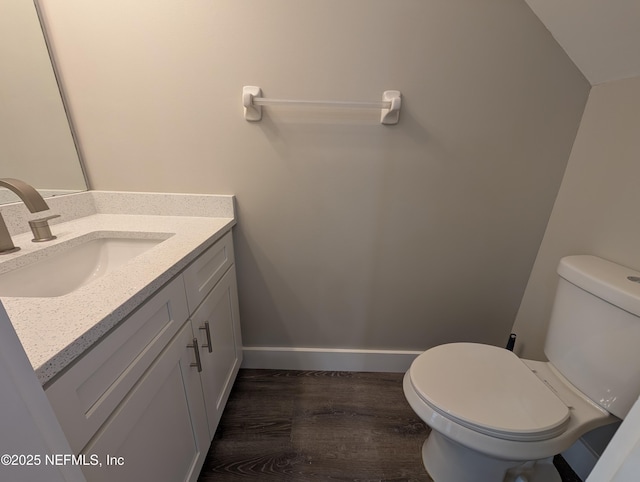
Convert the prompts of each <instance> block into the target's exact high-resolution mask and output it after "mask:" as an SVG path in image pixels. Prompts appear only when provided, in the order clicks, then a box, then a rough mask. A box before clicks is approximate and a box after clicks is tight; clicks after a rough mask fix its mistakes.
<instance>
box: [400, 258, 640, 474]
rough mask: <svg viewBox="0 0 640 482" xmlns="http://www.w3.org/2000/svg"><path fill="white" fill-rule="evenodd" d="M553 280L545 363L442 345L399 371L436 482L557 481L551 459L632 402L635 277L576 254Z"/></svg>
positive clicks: (637, 353) (638, 389)
mask: <svg viewBox="0 0 640 482" xmlns="http://www.w3.org/2000/svg"><path fill="white" fill-rule="evenodd" d="M558 274H559V276H560V278H559V281H558V287H557V290H556V296H555V300H554V305H553V310H552V313H551V318H550V321H549V328H548V331H547V338H546V341H545V347H544V352H545V354H546V356H547V358H548V359H549V361H548V362H542V361H534V360H524V359H520V358H518V357H517V356H516V355H515V354H514V353H513V352H511V351H509V350H506V349H504V348H499V347H495V346H490V345H483V344H478V343H451V344H446V345H440V346H436V347H434V348H431V349H429V350H427V351H425V352H424V353H423V354H421V355H420V356H418V357H417V358H416V359H415V360H414V361H413V363H412V364H411V367H410V368H409V370H408V371H407V373H406V374H405V376H404V381H403V388H404V393H405V396H406V398H407V400H408V402H409V404H410V405H411V407H412V408H413V410H414V411H415V412H416V414H417V415H418V416H419V417H420V418H421V419H422V420H423V421H424V422H425V423H426V424H427V425H428V426H429V427H430V428H431V432H430V434H429V436H428V438H427V440H426V441H425V442H424V444H423V446H422V459H423V462H424V465H425V468H426V469H427V472H428V473H429V475H430V476H431V477H432V478H433V480H434V481H435V482H561V479H560V475H559V474H558V472H557V471H556V469H555V467H554V466H553V463H552V458H553V456H554V455H556V454H559V453H560V452H562V451H564V450H566V449H567V448H569V447H570V446H571V445H573V443H574V442H575V441H576V440H578V438H579V437H580V436H582V435H583V434H584V433H586V432H588V431H589V430H592V429H594V428H596V427H599V426H602V425H606V424H609V423H612V422H615V421H618V420H619V419H624V418H625V416H626V415H627V413H628V412H629V410H630V409H631V406H632V405H633V403H634V402H635V401H636V400H637V399H638V396H639V395H640V349H638V346H640V273H639V272H636V271H633V270H631V269H629V268H625V267H624V266H620V265H618V264H615V263H612V262H610V261H606V260H604V259H601V258H597V257H595V256H587V255H580V256H568V257H565V258H563V259H562V260H561V261H560V263H559V266H558Z"/></svg>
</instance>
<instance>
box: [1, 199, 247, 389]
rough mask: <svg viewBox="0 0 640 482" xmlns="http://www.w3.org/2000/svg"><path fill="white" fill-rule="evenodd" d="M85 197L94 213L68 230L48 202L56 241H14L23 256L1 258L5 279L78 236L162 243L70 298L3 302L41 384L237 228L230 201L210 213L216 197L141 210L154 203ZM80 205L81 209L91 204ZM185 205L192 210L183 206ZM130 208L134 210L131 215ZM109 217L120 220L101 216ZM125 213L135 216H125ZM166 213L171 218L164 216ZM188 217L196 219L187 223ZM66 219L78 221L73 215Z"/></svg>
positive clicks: (68, 224) (28, 237) (25, 237)
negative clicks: (54, 220)
mask: <svg viewBox="0 0 640 482" xmlns="http://www.w3.org/2000/svg"><path fill="white" fill-rule="evenodd" d="M84 194H90V197H91V201H92V202H93V207H92V208H91V209H90V211H93V213H91V212H89V213H83V214H85V215H83V216H82V217H77V218H75V219H72V220H70V221H66V222H64V218H65V213H64V212H63V211H64V210H63V209H59V210H57V209H55V208H54V207H53V205H54V204H55V203H52V202H49V201H48V202H49V205H50V207H51V212H52V213H54V214H61V216H62V218H61V219H62V220H63V222H61V223H58V224H55V225H53V223H52V226H51V230H52V232H53V233H54V234H55V235H56V236H57V239H56V240H54V241H50V242H47V243H32V242H31V238H32V236H31V233H24V234H19V235H14V236H13V240H14V244H15V245H16V246H20V247H21V248H22V249H21V251H19V252H17V253H14V254H9V255H5V256H3V257H2V259H1V260H0V273H2V272H6V271H8V270H13V269H16V268H17V267H19V266H22V265H25V264H29V263H31V262H33V261H35V260H36V259H39V258H42V257H43V256H46V255H47V253H52V252H55V251H56V250H61V249H64V248H65V246H68V245H69V244H72V243H74V240H75V239H76V238H78V237H79V236H85V237H87V236H88V237H105V236H114V235H115V236H117V237H135V238H141V237H142V238H151V239H164V240H163V241H162V242H160V243H159V244H157V245H155V246H154V247H152V248H151V249H149V250H148V251H146V252H144V253H143V254H140V255H138V256H136V257H135V258H133V259H131V260H130V261H128V262H127V263H126V264H124V265H122V266H120V267H119V268H116V269H115V270H113V271H112V272H110V273H107V274H105V275H104V276H102V277H101V278H98V279H96V280H95V281H93V282H91V283H89V284H87V285H85V286H82V287H80V288H78V289H77V290H75V291H73V292H71V293H69V294H67V295H63V296H57V297H48V298H34V297H30V298H26V297H25V298H23V297H1V298H0V301H1V302H2V304H3V305H4V307H5V309H6V311H7V314H8V315H9V318H10V319H11V322H12V324H13V326H14V328H15V330H16V333H17V334H18V337H19V338H20V341H21V342H22V345H23V347H24V349H25V352H26V353H27V356H28V357H29V360H30V361H31V364H32V366H33V368H34V370H35V372H36V374H37V376H38V378H39V380H40V382H41V383H42V384H45V383H46V382H47V381H48V380H50V379H51V378H52V377H54V376H55V375H56V374H57V373H59V372H60V371H61V370H63V369H64V368H65V367H67V366H68V365H69V364H70V363H71V362H72V361H73V360H75V359H76V358H77V357H79V356H80V355H82V353H84V351H85V350H87V349H88V348H89V347H91V346H92V345H93V344H95V343H96V342H97V341H98V340H99V339H100V338H101V337H102V336H103V335H104V334H105V333H107V332H108V331H109V330H110V329H111V328H113V327H114V326H116V325H117V324H118V323H119V322H120V321H122V320H123V319H124V318H125V317H126V316H127V315H129V314H130V313H131V312H132V311H134V310H135V309H136V308H137V307H138V306H139V305H140V304H142V303H143V302H144V301H145V300H146V299H147V298H149V296H151V295H152V294H153V293H154V292H155V291H157V290H158V289H159V288H160V287H162V286H163V285H164V284H165V283H166V282H168V281H169V280H170V279H171V278H173V277H174V276H175V275H176V274H177V273H179V272H180V271H181V270H182V269H184V268H185V267H186V266H187V265H188V264H189V263H190V262H191V261H193V260H194V259H195V258H196V257H197V256H198V255H200V254H201V253H202V252H204V250H205V249H206V248H207V247H209V246H210V245H211V244H213V243H214V242H215V241H216V240H218V239H219V238H221V237H222V236H223V235H224V234H225V233H226V232H228V231H229V230H230V229H231V227H232V226H233V225H234V224H235V215H234V211H233V198H232V197H231V196H226V197H222V198H223V199H222V204H223V207H222V209H218V208H214V209H211V206H212V204H211V203H212V202H213V203H214V204H215V202H217V201H219V199H213V198H215V196H196V195H155V194H154V195H149V196H151V197H152V198H153V197H155V200H156V202H150V203H149V205H148V206H146V207H142V206H144V205H145V202H146V201H149V197H148V196H147V197H145V196H146V195H145V194H143V193H137V194H134V195H133V198H132V197H131V196H132V194H131V193H122V195H118V193H115V194H114V193H105V194H104V195H101V194H100V193H99V192H95V191H94V192H90V193H84ZM136 195H137V196H138V197H137V198H136V197H135V196H136ZM162 196H169V197H162ZM170 196H174V197H173V198H170ZM108 198H111V199H110V200H109V199H108ZM79 199H80V201H81V202H83V203H84V202H87V199H88V198H87V197H86V196H85V197H84V198H79ZM105 199H107V201H105ZM165 201H166V203H165ZM200 201H203V205H204V208H202V205H199V202H200ZM65 202H68V201H65ZM185 202H186V204H187V205H191V206H192V207H193V208H194V209H189V207H186V208H185V207H184V206H182V204H181V203H185ZM127 203H129V205H130V206H132V208H127ZM163 203H165V207H166V209H163V207H162V205H163ZM198 206H200V208H202V209H199V208H198ZM218 207H219V206H218ZM110 210H111V211H115V212H117V213H115V214H114V213H105V212H104V211H110ZM128 210H129V211H130V212H131V211H133V212H136V214H127V213H126V212H127V211H128ZM163 212H167V213H170V214H171V215H162V213H163ZM189 212H194V213H195V215H191V216H190V215H187V213H189ZM39 214H40V215H42V213H39ZM47 214H49V213H47ZM68 218H74V216H73V215H72V214H68V215H67V219H68ZM85 239H86V238H85ZM51 282H52V283H55V282H56V281H55V279H52V280H51Z"/></svg>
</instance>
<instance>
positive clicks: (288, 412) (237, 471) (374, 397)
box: [198, 370, 580, 482]
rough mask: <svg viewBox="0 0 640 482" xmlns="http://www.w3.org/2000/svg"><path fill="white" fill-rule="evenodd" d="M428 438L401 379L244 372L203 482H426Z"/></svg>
mask: <svg viewBox="0 0 640 482" xmlns="http://www.w3.org/2000/svg"><path fill="white" fill-rule="evenodd" d="M427 434H428V429H427V428H426V427H425V425H424V424H423V423H422V421H421V420H420V419H419V418H418V417H417V416H416V415H415V414H414V413H413V410H411V407H409V405H408V403H407V402H406V400H405V398H404V394H403V392H402V374H398V373H360V372H305V371H283V370H240V373H239V375H238V379H237V380H236V383H235V385H234V388H233V390H232V392H231V395H230V397H229V401H228V403H227V407H226V409H225V412H224V414H223V416H222V419H221V421H220V425H219V426H218V431H217V432H216V435H215V437H214V440H213V443H212V444H211V448H210V450H209V454H208V456H207V459H206V461H205V463H204V467H203V468H202V472H201V473H200V478H199V479H198V482H212V481H216V482H220V481H222V482H224V481H235V480H241V479H247V478H249V479H254V480H277V481H314V480H343V481H347V480H348V481H425V482H427V481H431V478H430V477H429V476H428V475H427V473H426V472H425V469H424V467H423V465H422V459H421V446H422V443H423V442H424V440H425V438H426V437H427ZM560 462H561V461H560ZM572 476H573V477H575V474H573V475H572V474H571V473H569V472H568V473H567V475H566V476H565V475H563V480H564V481H565V482H579V480H580V479H578V478H577V477H575V478H571V477H572Z"/></svg>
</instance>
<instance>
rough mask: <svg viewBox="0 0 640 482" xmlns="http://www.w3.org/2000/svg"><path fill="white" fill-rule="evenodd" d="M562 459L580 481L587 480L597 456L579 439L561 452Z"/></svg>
mask: <svg viewBox="0 0 640 482" xmlns="http://www.w3.org/2000/svg"><path fill="white" fill-rule="evenodd" d="M562 457H563V458H564V459H565V460H566V461H567V463H568V464H569V465H570V466H571V468H572V469H573V471H574V472H575V473H576V474H577V475H578V477H580V479H582V480H587V477H588V476H589V474H590V473H591V471H592V470H593V467H594V466H595V465H596V462H597V461H598V456H597V455H596V454H595V452H594V451H593V450H591V448H590V447H589V445H587V444H586V443H585V442H584V441H583V440H582V439H581V438H580V439H578V440H577V441H576V443H574V444H573V445H572V446H571V447H569V448H568V449H567V450H565V451H564V452H562Z"/></svg>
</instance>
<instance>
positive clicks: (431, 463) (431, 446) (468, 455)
mask: <svg viewBox="0 0 640 482" xmlns="http://www.w3.org/2000/svg"><path fill="white" fill-rule="evenodd" d="M422 461H423V463H424V466H425V468H426V469H427V472H429V475H430V476H431V478H433V480H434V481H435V482H478V480H482V481H486V482H561V480H562V479H561V478H560V474H558V471H557V470H556V468H555V467H554V465H553V461H552V458H549V459H544V460H537V461H531V462H523V461H518V460H501V459H496V458H493V457H489V456H487V455H484V454H481V453H480V452H476V451H475V450H471V449H469V448H467V447H464V446H462V445H460V444H458V443H456V442H453V441H452V440H450V439H448V438H447V437H445V436H444V435H442V434H440V433H439V432H437V431H435V430H432V431H431V433H430V434H429V437H428V438H427V440H425V442H424V444H423V446H422Z"/></svg>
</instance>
